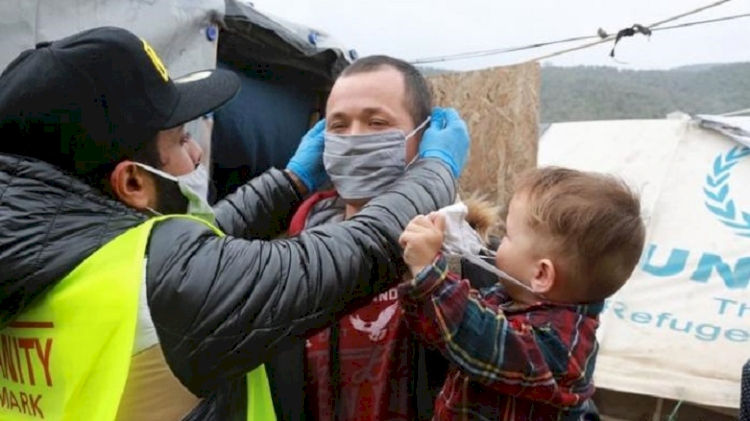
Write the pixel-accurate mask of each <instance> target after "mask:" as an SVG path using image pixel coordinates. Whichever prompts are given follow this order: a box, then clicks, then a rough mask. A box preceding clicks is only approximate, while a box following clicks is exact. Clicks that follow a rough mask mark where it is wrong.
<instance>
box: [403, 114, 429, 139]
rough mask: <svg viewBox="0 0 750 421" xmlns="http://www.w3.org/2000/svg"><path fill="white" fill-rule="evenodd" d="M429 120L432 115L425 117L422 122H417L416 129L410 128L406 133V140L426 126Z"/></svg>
mask: <svg viewBox="0 0 750 421" xmlns="http://www.w3.org/2000/svg"><path fill="white" fill-rule="evenodd" d="M430 120H432V117H427V118H426V119H425V120H424V121H423V122H421V123H420V124H419V126H417V128H416V129H414V130H412V131H411V133H409V134H408V135H406V140H409V138H411V137H412V136H414V135H415V134H417V132H419V131H420V130H422V129H424V128H425V127H427V125H428V124H429V123H430Z"/></svg>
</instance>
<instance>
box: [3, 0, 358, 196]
mask: <svg viewBox="0 0 750 421" xmlns="http://www.w3.org/2000/svg"><path fill="white" fill-rule="evenodd" d="M0 16H2V17H3V18H2V20H0V68H5V66H7V65H8V63H10V61H11V60H13V58H15V57H16V56H17V55H18V54H19V53H20V52H21V51H23V50H25V49H29V48H34V46H35V45H36V44H37V43H39V42H43V41H52V40H55V39H59V38H62V37H65V36H67V35H70V34H73V33H75V32H79V31H82V30H85V29H89V28H94V27H98V26H118V27H122V28H126V29H128V30H130V31H132V32H134V33H135V34H136V35H138V36H140V37H142V38H144V39H145V40H146V41H148V42H149V43H150V44H151V45H152V47H153V48H154V49H155V50H156V52H157V53H158V54H159V56H160V57H161V59H162V61H163V62H164V64H165V65H166V66H167V68H168V70H169V73H170V75H171V76H172V77H173V78H174V77H179V76H182V75H185V74H187V73H190V72H193V71H198V70H204V69H208V68H214V67H216V66H217V65H218V67H223V68H228V69H231V70H233V71H235V72H237V73H238V74H239V75H240V77H241V78H242V91H241V93H240V95H239V96H238V97H237V98H235V99H234V100H233V101H232V102H230V103H229V104H227V105H226V106H225V107H224V108H222V109H221V110H220V111H219V112H217V113H216V115H215V116H214V117H215V121H214V124H213V138H214V139H213V141H212V139H211V129H210V124H209V125H206V124H204V123H203V122H202V121H196V122H192V123H190V124H188V130H189V131H190V132H191V134H193V136H194V137H195V138H196V140H197V141H198V142H199V143H201V144H202V146H203V148H204V151H206V154H205V156H204V160H205V162H204V163H205V164H207V165H209V167H213V168H214V169H215V170H214V171H213V173H214V174H213V176H214V179H215V182H216V183H215V184H216V185H217V188H218V190H219V194H220V195H223V194H225V193H227V192H228V191H231V190H234V188H236V187H237V185H238V184H240V183H242V182H244V181H247V180H248V179H250V178H251V177H252V176H254V175H256V174H259V173H260V172H262V171H263V170H265V169H267V168H269V167H271V166H284V165H285V164H286V162H287V160H288V159H289V157H291V155H292V153H293V152H294V150H295V149H296V146H297V144H298V142H299V140H300V138H301V137H302V136H303V135H304V133H305V132H306V131H307V129H308V128H309V126H310V123H311V121H312V120H315V119H317V116H318V114H319V112H320V110H321V109H322V107H323V104H325V99H326V96H327V93H328V90H329V89H330V86H331V85H332V82H333V79H334V77H335V75H336V74H337V73H338V72H339V71H340V70H341V69H343V68H344V67H345V66H346V65H347V64H348V63H349V62H350V61H351V60H352V59H354V58H356V52H355V51H353V50H346V49H344V48H343V47H342V46H340V45H339V44H338V43H337V41H336V40H335V39H333V38H331V37H330V36H329V35H327V34H326V33H325V32H323V31H320V30H317V29H313V28H306V27H303V26H300V25H297V24H294V23H291V22H287V21H284V20H282V19H279V18H276V17H273V16H270V15H267V14H264V13H262V12H260V11H258V10H257V9H255V7H253V6H252V4H251V3H249V2H246V1H241V0H226V1H225V0H201V1H197V0H149V1H110V2H103V1H100V0H75V1H74V0H55V1H42V0H23V1H6V2H2V3H0ZM209 121H210V120H209ZM211 164H213V165H211Z"/></svg>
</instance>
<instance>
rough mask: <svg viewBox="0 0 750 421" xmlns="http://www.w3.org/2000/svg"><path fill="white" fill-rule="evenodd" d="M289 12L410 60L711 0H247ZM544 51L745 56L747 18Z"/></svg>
mask: <svg viewBox="0 0 750 421" xmlns="http://www.w3.org/2000/svg"><path fill="white" fill-rule="evenodd" d="M251 1H252V2H253V3H254V4H255V6H256V7H257V8H258V9H259V10H261V11H263V12H268V13H270V14H274V15H277V16H279V17H282V18H285V19H287V20H290V21H293V22H297V23H301V24H304V25H308V26H311V27H314V28H318V29H320V30H322V31H324V32H327V33H328V34H330V35H332V36H333V37H335V38H337V39H338V40H339V41H340V42H342V43H344V44H345V45H346V46H347V47H348V48H354V49H356V50H357V52H359V54H360V56H363V55H370V54H376V53H383V54H389V55H393V56H397V57H400V58H403V59H409V60H415V59H420V58H425V57H434V56H443V55H450V54H457V53H464V52H469V51H477V50H486V49H495V48H504V47H515V46H520V45H526V44H530V43H536V42H543V41H552V40H557V39H561V38H568V37H574V36H582V35H596V31H597V29H599V28H600V27H601V28H603V29H604V30H605V31H607V32H608V33H616V32H617V31H618V30H620V29H622V28H624V27H628V26H631V25H633V24H636V23H638V24H642V25H650V24H652V23H654V22H657V21H660V20H663V19H666V18H668V17H672V16H675V15H678V14H681V13H684V12H687V11H689V10H692V9H695V8H698V7H701V6H704V5H706V4H709V3H712V2H714V0H621V1H614V0H525V1H521V0H458V1H456V0H451V1H449V0H367V1H365V0H251ZM739 13H750V0H733V1H731V2H729V3H727V4H724V5H722V6H718V7H716V8H714V9H711V10H708V11H705V12H701V13H698V14H696V15H693V16H690V17H687V18H684V19H683V20H681V21H678V23H679V22H689V21H694V20H703V19H710V18H716V17H721V16H727V15H732V14H739ZM574 45H576V44H564V45H557V46H552V47H547V48H546V49H536V50H532V51H530V52H520V53H512V54H504V55H497V56H492V57H483V58H475V59H469V60H460V61H449V62H441V63H434V64H431V66H434V67H443V68H448V69H455V70H469V69H478V68H485V67H491V66H498V65H506V64H513V63H516V62H521V61H524V60H528V59H533V58H536V57H539V56H541V55H544V54H546V53H550V52H554V51H557V50H560V49H564V48H567V47H571V46H574ZM611 48H612V44H611V43H607V44H604V45H601V46H597V47H594V48H590V49H587V50H583V51H578V52H573V53H569V54H566V55H563V56H560V57H557V58H553V59H550V60H549V61H547V62H545V63H550V64H555V65H566V66H567V65H578V64H586V65H612V66H618V67H623V68H632V69H663V68H670V67H678V66H683V65H688V64H697V63H714V62H738V61H748V62H750V18H744V19H737V20H734V21H728V22H719V23H714V24H709V25H702V26H696V27H690V28H683V29H675V30H670V31H662V32H655V33H654V34H653V36H652V37H651V39H650V41H649V40H647V39H646V38H645V37H643V36H640V35H636V36H635V37H633V38H624V39H623V40H622V41H621V42H620V44H619V45H618V46H617V50H616V55H617V59H618V61H620V62H624V64H623V63H617V62H615V61H613V60H612V59H611V58H610V57H609V51H610V49H611Z"/></svg>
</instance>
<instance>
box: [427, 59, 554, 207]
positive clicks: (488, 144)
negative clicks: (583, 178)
mask: <svg viewBox="0 0 750 421" xmlns="http://www.w3.org/2000/svg"><path fill="white" fill-rule="evenodd" d="M540 75H541V72H540V67H539V64H538V63H525V64H520V65H515V66H509V67H497V68H491V69H484V70H478V71H471V72H461V73H443V74H439V75H435V76H430V77H428V78H427V79H428V81H429V82H430V84H431V87H432V90H433V95H434V98H435V104H436V105H438V106H442V107H453V108H456V109H457V110H458V111H459V113H460V114H461V117H463V119H464V120H465V121H466V122H467V124H468V125H469V132H470V133H471V139H472V142H471V152H470V155H469V159H468V162H467V165H466V168H465V170H464V173H463V175H462V176H461V180H460V189H459V192H460V194H461V195H462V196H467V195H470V194H472V193H477V192H479V193H481V194H485V195H487V197H488V198H489V199H490V200H492V201H493V202H495V203H497V204H498V205H499V206H500V207H501V209H503V210H505V209H506V206H507V203H508V201H509V200H510V195H511V192H512V187H513V179H514V177H515V176H516V175H518V174H519V173H521V172H523V171H525V170H527V169H530V168H534V167H536V156H537V147H538V140H539V129H538V128H539V87H540V84H541V79H540Z"/></svg>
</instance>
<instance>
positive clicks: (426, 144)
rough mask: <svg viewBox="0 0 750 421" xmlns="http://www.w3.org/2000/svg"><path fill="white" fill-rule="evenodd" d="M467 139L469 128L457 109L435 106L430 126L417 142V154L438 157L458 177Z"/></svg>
mask: <svg viewBox="0 0 750 421" xmlns="http://www.w3.org/2000/svg"><path fill="white" fill-rule="evenodd" d="M469 140H470V139H469V128H468V127H467V126H466V123H464V121H463V120H461V117H460V116H459V115H458V111H456V110H454V109H453V108H439V107H435V108H434V109H433V110H432V118H431V120H430V127H428V128H427V130H425V132H424V135H423V136H422V141H421V142H420V143H419V155H418V156H419V157H420V158H438V159H440V160H441V161H443V162H445V163H446V164H447V165H448V167H449V168H450V169H451V171H452V172H453V176H454V177H456V178H458V177H459V176H460V175H461V172H462V171H463V169H464V166H465V165H466V158H467V156H468V154H469Z"/></svg>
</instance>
